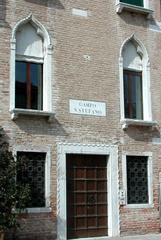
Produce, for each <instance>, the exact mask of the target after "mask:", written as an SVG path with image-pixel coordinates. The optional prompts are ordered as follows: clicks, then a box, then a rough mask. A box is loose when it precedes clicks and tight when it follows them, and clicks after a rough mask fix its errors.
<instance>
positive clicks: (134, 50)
mask: <svg viewBox="0 0 161 240" xmlns="http://www.w3.org/2000/svg"><path fill="white" fill-rule="evenodd" d="M120 83H121V122H123V123H125V125H124V127H125V128H126V127H127V125H130V124H136V125H137V124H138V125H153V124H154V122H153V121H152V114H151V96H150V65H149V59H148V55H147V52H146V49H145V47H144V46H143V44H142V43H141V42H140V41H139V40H137V39H136V37H135V36H132V37H131V38H129V39H127V40H126V41H125V42H124V43H123V45H122V48H121V52H120Z"/></svg>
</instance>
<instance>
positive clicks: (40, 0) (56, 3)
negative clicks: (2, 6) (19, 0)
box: [0, 0, 64, 9]
mask: <svg viewBox="0 0 161 240" xmlns="http://www.w3.org/2000/svg"><path fill="white" fill-rule="evenodd" d="M0 1H3V0H0ZM4 1H5V0H4ZM25 1H26V2H30V3H34V4H38V5H43V6H45V7H50V8H57V9H64V6H63V4H62V3H61V1H60V0H25Z"/></svg>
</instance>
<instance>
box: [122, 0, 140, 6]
mask: <svg viewBox="0 0 161 240" xmlns="http://www.w3.org/2000/svg"><path fill="white" fill-rule="evenodd" d="M120 2H123V3H128V4H131V5H136V6H140V7H143V6H144V3H143V0H120Z"/></svg>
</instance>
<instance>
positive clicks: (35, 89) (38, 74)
mask: <svg viewBox="0 0 161 240" xmlns="http://www.w3.org/2000/svg"><path fill="white" fill-rule="evenodd" d="M31 84H32V90H31V96H32V99H31V108H32V109H42V89H43V86H42V64H35V63H32V64H31Z"/></svg>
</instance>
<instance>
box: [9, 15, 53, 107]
mask: <svg viewBox="0 0 161 240" xmlns="http://www.w3.org/2000/svg"><path fill="white" fill-rule="evenodd" d="M28 22H30V23H31V24H32V25H33V26H34V27H35V28H36V29H37V33H38V34H39V35H41V37H42V38H43V40H44V52H45V54H44V59H43V63H44V64H43V110H44V111H52V84H51V75H52V68H51V65H52V50H53V46H52V44H51V40H50V36H49V34H48V32H47V30H46V28H45V27H44V26H43V25H42V24H41V23H40V22H39V21H38V20H37V19H36V18H34V17H33V15H32V14H30V15H29V16H28V17H27V18H24V19H22V20H20V21H19V22H18V23H17V24H16V25H15V27H14V28H13V30H12V38H11V56H10V111H11V110H12V109H14V108H15V61H16V31H17V29H18V28H19V27H20V26H22V25H24V24H26V23H28ZM34 59H35V58H34ZM34 59H32V60H34ZM34 61H35V62H38V59H35V60H34ZM39 61H40V62H42V59H40V60H39Z"/></svg>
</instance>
